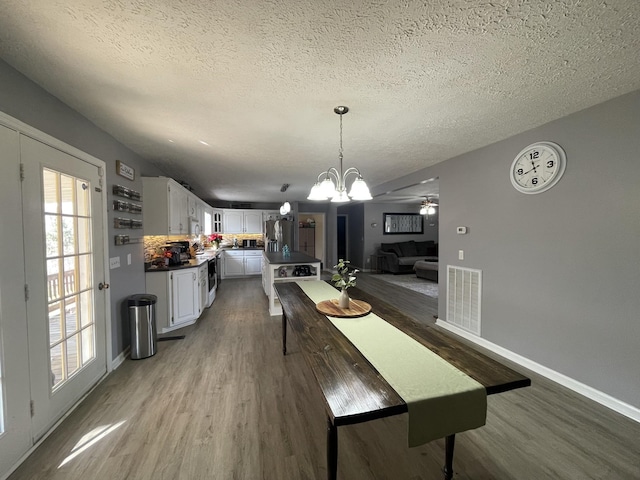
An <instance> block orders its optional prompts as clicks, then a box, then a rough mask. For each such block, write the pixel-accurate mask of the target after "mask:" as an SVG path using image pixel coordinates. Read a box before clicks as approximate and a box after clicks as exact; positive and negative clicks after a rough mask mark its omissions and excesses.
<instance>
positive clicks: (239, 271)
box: [224, 250, 262, 277]
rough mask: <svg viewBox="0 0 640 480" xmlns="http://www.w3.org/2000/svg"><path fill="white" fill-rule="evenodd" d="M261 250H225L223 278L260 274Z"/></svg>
mask: <svg viewBox="0 0 640 480" xmlns="http://www.w3.org/2000/svg"><path fill="white" fill-rule="evenodd" d="M261 262H262V250H225V252H224V276H225V277H242V276H245V275H260V274H261V273H262V267H261Z"/></svg>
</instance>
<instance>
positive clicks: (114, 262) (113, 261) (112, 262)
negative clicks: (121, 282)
mask: <svg viewBox="0 0 640 480" xmlns="http://www.w3.org/2000/svg"><path fill="white" fill-rule="evenodd" d="M114 268H120V257H111V258H110V259H109V270H113V269H114Z"/></svg>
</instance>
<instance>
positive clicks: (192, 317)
mask: <svg viewBox="0 0 640 480" xmlns="http://www.w3.org/2000/svg"><path fill="white" fill-rule="evenodd" d="M171 275H172V276H173V291H172V296H173V298H172V301H173V318H172V320H171V322H172V325H173V326H176V325H181V324H184V323H187V322H192V323H193V322H194V321H196V320H197V319H198V317H199V316H200V300H199V290H198V272H197V270H196V269H195V268H188V269H185V270H174V271H173V272H172V273H171Z"/></svg>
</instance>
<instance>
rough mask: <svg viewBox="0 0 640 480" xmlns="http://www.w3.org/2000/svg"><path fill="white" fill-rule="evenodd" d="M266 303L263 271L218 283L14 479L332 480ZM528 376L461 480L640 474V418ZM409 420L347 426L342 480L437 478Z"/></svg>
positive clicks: (477, 439)
mask: <svg viewBox="0 0 640 480" xmlns="http://www.w3.org/2000/svg"><path fill="white" fill-rule="evenodd" d="M374 277H375V276H373V275H371V276H367V275H362V281H361V280H360V279H359V281H358V286H359V287H361V288H366V289H370V290H371V291H372V292H374V293H375V292H376V291H378V292H379V293H380V294H384V295H385V297H386V298H389V299H390V300H391V301H393V302H400V303H402V302H405V306H406V307H407V310H409V313H410V314H411V315H413V316H414V317H416V318H417V319H418V320H419V321H424V322H433V318H432V317H433V313H435V311H437V308H436V307H437V305H434V304H435V301H434V300H433V299H429V297H426V296H423V295H419V294H415V292H410V291H408V290H406V289H401V288H399V287H394V286H390V285H388V284H382V282H381V281H379V280H377V281H376V279H375V278H374ZM378 284H379V285H378ZM376 289H378V290H376ZM396 289H397V290H396ZM400 290H402V291H400ZM407 292H408V293H407ZM416 295H417V296H416ZM420 297H421V298H420ZM434 309H435V310H434ZM266 312H267V300H266V297H265V296H264V295H263V293H262V290H261V284H260V279H259V278H253V279H238V280H225V281H223V283H222V286H221V289H220V290H219V294H218V298H217V299H216V302H215V303H214V305H213V306H212V307H211V308H210V309H208V310H207V311H206V313H205V314H204V316H203V317H202V318H201V319H200V320H199V321H198V323H197V324H196V325H194V326H192V327H188V328H185V329H183V330H181V332H180V333H185V334H186V338H185V339H184V340H177V341H171V342H160V343H159V344H158V347H159V348H158V354H157V355H155V356H154V357H152V358H149V359H145V360H138V361H132V360H127V361H125V362H124V363H123V364H122V365H121V366H120V368H118V369H117V370H116V371H115V372H113V373H112V374H111V375H110V376H109V377H108V378H107V379H106V380H105V381H104V382H103V383H102V384H101V385H100V386H98V388H97V389H96V390H95V391H94V392H92V394H91V395H90V396H89V397H88V398H87V399H86V400H85V401H84V402H83V403H82V404H81V405H80V406H79V407H78V408H77V409H76V410H75V411H74V412H73V413H72V414H71V415H70V416H69V417H68V418H67V419H66V420H65V421H64V422H63V423H62V425H61V426H60V427H59V428H58V429H57V430H56V431H55V432H54V433H53V434H52V435H51V436H50V437H49V438H48V439H47V440H45V442H44V443H43V444H42V445H41V446H40V447H39V448H38V449H37V450H36V451H35V452H34V453H33V454H32V455H31V456H30V457H29V458H28V459H27V460H26V461H25V462H24V463H23V464H22V466H21V467H20V468H19V469H18V470H16V472H14V474H13V475H11V476H10V477H9V479H10V480H27V479H28V480H36V479H54V480H57V479H60V480H61V479H64V480H75V479H78V480H79V479H83V480H84V479H88V478H89V479H94V480H102V479H109V480H116V479H127V480H134V479H145V480H151V479H154V480H155V479H158V480H160V479H171V480H173V479H220V480H227V479H233V480H244V479H264V480H271V479H273V480H276V479H277V480H289V479H291V480H298V479H318V480H320V479H325V478H326V468H325V416H324V409H323V404H322V402H321V400H320V398H319V395H318V392H317V391H316V390H315V386H314V380H313V378H311V376H310V375H311V374H310V372H309V371H308V369H307V368H306V365H305V364H304V361H303V360H302V357H301V356H300V355H298V354H296V353H297V347H296V345H295V341H294V339H293V338H291V339H290V342H289V351H290V354H289V355H287V357H283V356H282V352H281V337H280V335H281V330H280V326H281V324H280V318H279V317H269V316H268V314H267V313H266ZM520 371H523V370H522V369H520ZM524 373H527V374H529V375H530V376H531V378H532V380H533V386H532V387H530V388H525V389H521V390H516V391H513V392H508V393H505V394H500V395H494V396H492V397H490V398H489V409H488V418H487V425H486V426H485V427H482V428H480V429H477V430H474V431H470V432H466V433H463V434H459V435H457V442H456V451H455V460H454V470H455V476H454V478H455V479H465V480H466V479H518V480H522V479H576V480H577V479H580V480H582V479H608V480H614V479H621V480H623V479H624V480H628V479H634V478H635V479H637V478H640V442H639V439H640V424H638V423H635V422H633V421H631V420H629V419H627V418H625V417H623V416H621V415H619V414H616V413H614V412H612V411H610V410H608V409H606V408H605V407H602V406H600V405H598V404H596V403H594V402H592V401H590V400H587V399H585V398H583V397H580V396H578V395H576V394H575V393H572V392H571V391H569V390H567V389H565V388H563V387H561V386H559V385H556V384H554V383H552V382H550V381H548V380H546V379H544V378H541V377H539V376H537V375H534V374H531V373H529V372H524ZM120 422H124V423H122V424H121V425H120V426H119V427H117V428H114V429H113V430H112V431H110V432H109V431H108V430H107V432H108V433H106V434H105V435H104V436H103V437H99V436H95V437H93V442H92V439H91V436H92V435H95V433H96V432H103V431H105V429H106V428H109V427H112V428H113V427H114V426H116V425H118V424H119V423H120ZM405 422H406V418H405V417H404V416H398V417H394V418H389V419H384V420H379V421H375V422H370V423H368V424H362V425H355V426H349V427H341V428H340V429H339V470H338V476H339V478H340V480H361V479H362V480H368V479H385V480H387V479H389V480H405V479H406V480H419V479H420V480H431V479H440V478H442V474H441V473H440V469H441V466H442V463H443V460H444V442H443V441H442V440H438V441H435V442H431V443H430V444H427V445H424V446H422V447H418V448H412V449H409V448H407V447H406V424H405ZM82 445H89V446H88V447H87V448H86V449H85V450H84V451H82ZM78 451H80V453H78V454H77V456H75V457H73V458H71V459H70V460H68V461H67V463H65V464H64V465H61V464H62V463H63V462H64V461H65V459H67V458H69V457H70V455H73V454H74V452H78Z"/></svg>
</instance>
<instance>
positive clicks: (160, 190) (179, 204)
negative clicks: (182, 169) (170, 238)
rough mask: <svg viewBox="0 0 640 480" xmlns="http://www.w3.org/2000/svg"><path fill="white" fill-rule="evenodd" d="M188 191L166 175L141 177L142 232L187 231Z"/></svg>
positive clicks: (156, 233)
mask: <svg viewBox="0 0 640 480" xmlns="http://www.w3.org/2000/svg"><path fill="white" fill-rule="evenodd" d="M187 194H189V192H188V191H187V190H186V189H185V188H184V187H183V186H182V185H180V184H179V183H178V182H176V181H175V180H173V179H171V178H168V177H142V195H143V198H144V203H145V205H146V206H145V207H144V219H143V224H144V234H145V235H179V234H186V233H189V216H188V200H187V198H188V197H187Z"/></svg>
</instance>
